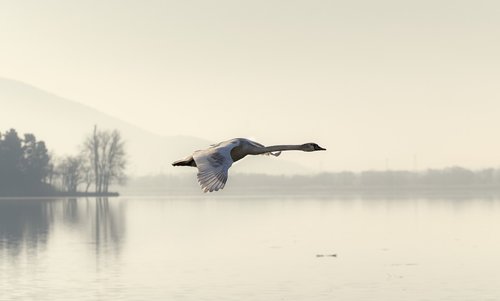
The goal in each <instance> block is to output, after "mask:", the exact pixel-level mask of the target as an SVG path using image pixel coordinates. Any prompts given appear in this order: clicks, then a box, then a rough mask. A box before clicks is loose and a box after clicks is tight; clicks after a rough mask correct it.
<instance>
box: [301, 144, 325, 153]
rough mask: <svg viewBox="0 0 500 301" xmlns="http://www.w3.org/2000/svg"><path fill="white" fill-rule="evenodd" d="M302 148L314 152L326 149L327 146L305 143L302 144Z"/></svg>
mask: <svg viewBox="0 0 500 301" xmlns="http://www.w3.org/2000/svg"><path fill="white" fill-rule="evenodd" d="M302 150H303V151H305V152H314V151H322V150H326V148H322V147H321V146H319V145H318V144H316V143H305V144H302Z"/></svg>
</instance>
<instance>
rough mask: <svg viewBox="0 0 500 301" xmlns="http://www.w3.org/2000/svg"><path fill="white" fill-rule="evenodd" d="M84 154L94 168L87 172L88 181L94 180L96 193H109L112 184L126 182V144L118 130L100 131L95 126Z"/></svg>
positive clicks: (86, 143)
mask: <svg viewBox="0 0 500 301" xmlns="http://www.w3.org/2000/svg"><path fill="white" fill-rule="evenodd" d="M83 154H84V155H85V157H86V158H88V161H89V162H90V166H92V167H91V168H89V170H88V171H87V179H90V178H92V179H93V180H94V185H95V191H96V193H107V192H109V185H110V184H111V183H113V182H115V181H117V182H119V183H122V182H123V181H124V179H125V173H124V171H125V167H126V163H127V162H126V158H125V157H126V153H125V143H124V141H123V139H122V137H121V135H120V132H118V131H117V130H113V131H108V130H98V129H97V126H95V127H94V131H93V133H92V134H91V135H89V136H88V137H87V139H86V140H85V143H84V145H83ZM90 170H92V175H90V174H89V172H90ZM87 183H88V182H87ZM88 186H89V185H88ZM88 186H87V189H88Z"/></svg>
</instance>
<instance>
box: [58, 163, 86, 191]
mask: <svg viewBox="0 0 500 301" xmlns="http://www.w3.org/2000/svg"><path fill="white" fill-rule="evenodd" d="M83 165H84V163H83V158H82V157H74V156H68V157H66V158H64V159H63V160H62V162H61V163H60V164H59V165H58V167H57V170H58V173H59V174H60V175H61V181H62V186H63V189H64V190H65V191H67V192H77V190H78V186H79V185H80V184H81V183H83V182H84V171H83Z"/></svg>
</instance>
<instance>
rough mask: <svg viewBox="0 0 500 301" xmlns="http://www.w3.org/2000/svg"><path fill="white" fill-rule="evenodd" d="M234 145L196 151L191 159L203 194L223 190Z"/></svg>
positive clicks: (220, 145) (231, 162) (221, 145)
mask: <svg viewBox="0 0 500 301" xmlns="http://www.w3.org/2000/svg"><path fill="white" fill-rule="evenodd" d="M234 146H235V144H231V143H229V144H226V145H223V144H219V145H217V146H215V147H211V148H208V149H206V150H200V151H196V152H195V153H194V154H193V158H194V160H195V162H196V166H197V167H198V183H200V185H201V189H202V190H203V192H212V191H217V190H219V189H222V188H224V186H225V185H226V181H227V174H228V170H229V167H231V165H232V164H233V160H232V159H231V150H232V149H233V148H234Z"/></svg>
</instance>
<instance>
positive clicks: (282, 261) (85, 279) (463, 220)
mask: <svg viewBox="0 0 500 301" xmlns="http://www.w3.org/2000/svg"><path fill="white" fill-rule="evenodd" d="M499 230H500V200H494V199H472V200H440V199H434V200H423V199H409V200H408V199H406V200H397V199H393V200H384V199H378V200H373V199H372V200H363V199H350V200H345V199H335V198H318V197H315V198H293V197H275V196H274V197H255V198H252V197H245V198H241V197H228V196H220V195H215V194H212V195H210V196H203V197H196V198H192V197H191V198H190V197H148V198H126V197H122V198H116V199H109V200H105V199H55V200H42V199H30V200H23V199H16V200H6V199H3V200H0V300H38V301H40V300H398V301H399V300H474V301H476V300H500V235H499V233H498V232H499ZM333 254H336V257H333V256H327V255H333ZM322 255H325V256H322Z"/></svg>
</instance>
